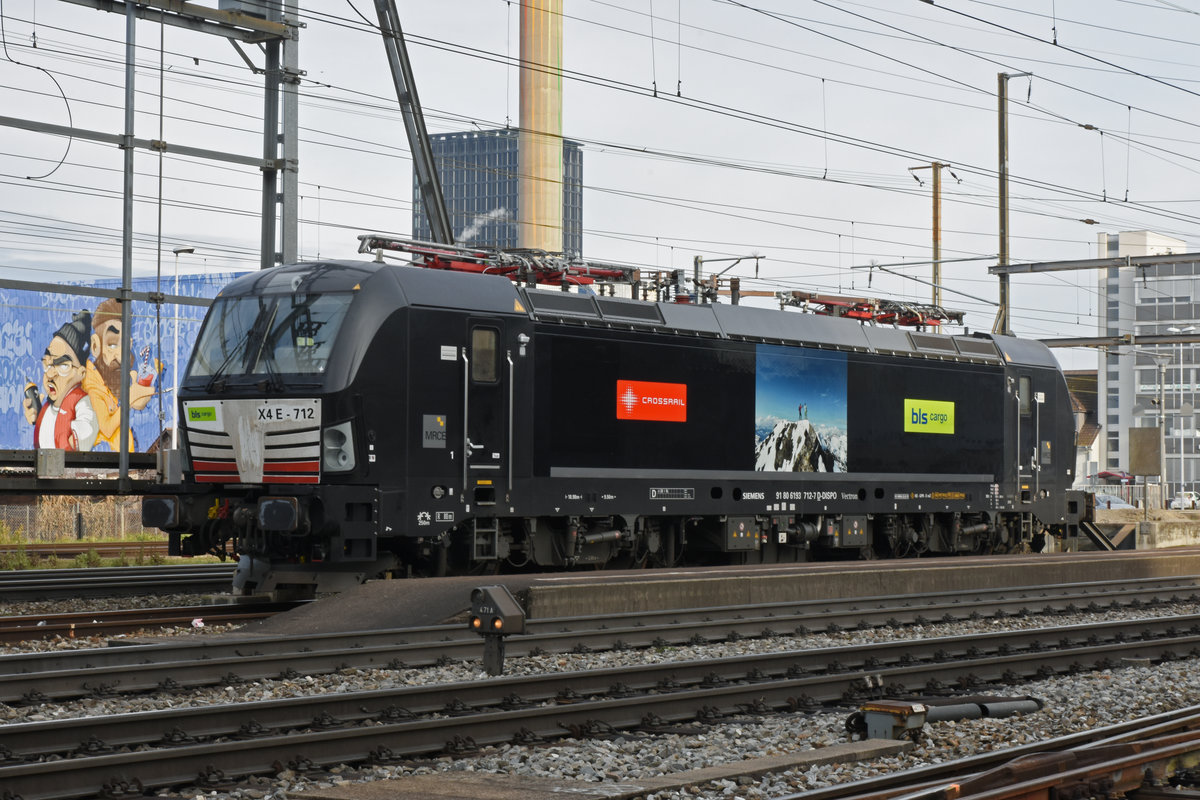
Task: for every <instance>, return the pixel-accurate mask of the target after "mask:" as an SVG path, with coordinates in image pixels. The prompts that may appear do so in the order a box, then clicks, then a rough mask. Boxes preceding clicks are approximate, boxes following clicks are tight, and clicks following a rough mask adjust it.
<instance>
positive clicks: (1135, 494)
mask: <svg viewBox="0 0 1200 800" xmlns="http://www.w3.org/2000/svg"><path fill="white" fill-rule="evenodd" d="M1072 488H1073V489H1082V490H1083V491H1085V492H1091V493H1093V494H1103V495H1112V496H1114V497H1119V498H1121V499H1122V500H1124V501H1125V502H1126V503H1129V504H1130V505H1131V506H1137V507H1138V508H1142V507H1143V504H1144V503H1147V502H1148V503H1149V504H1150V505H1149V507H1150V508H1163V487H1162V485H1161V484H1157V483H1147V484H1142V483H1138V484H1117V485H1113V484H1107V483H1093V484H1088V485H1086V486H1073V487H1072ZM1166 499H1167V501H1170V499H1171V498H1170V497H1168V498H1166Z"/></svg>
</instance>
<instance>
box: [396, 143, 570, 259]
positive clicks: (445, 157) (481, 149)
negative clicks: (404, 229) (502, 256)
mask: <svg viewBox="0 0 1200 800" xmlns="http://www.w3.org/2000/svg"><path fill="white" fill-rule="evenodd" d="M429 138H430V145H431V146H432V148H433V159H434V164H435V165H436V166H437V171H438V175H439V176H440V177H441V181H442V194H443V195H444V197H445V201H446V211H447V213H449V215H450V224H451V226H452V228H453V229H454V238H455V241H456V242H458V243H460V244H476V245H487V246H490V247H498V248H504V249H507V248H514V247H517V246H518V244H517V236H518V226H517V220H518V219H519V218H520V212H521V209H520V207H519V193H518V189H517V174H518V173H517V132H516V131H515V130H511V129H502V130H488V131H469V132H466V133H443V134H437V135H434V136H430V137H429ZM562 158H563V214H562V219H563V231H562V252H563V253H564V254H566V255H568V256H578V255H580V254H581V253H582V252H583V151H582V150H581V148H580V147H579V144H578V143H577V142H572V141H569V140H567V139H564V140H563V155H562ZM412 230H413V238H414V239H422V240H425V241H428V240H429V238H430V232H429V219H428V217H427V216H426V215H425V210H424V206H423V205H422V200H421V192H420V188H419V187H418V186H417V185H416V181H415V179H414V182H413V226H412Z"/></svg>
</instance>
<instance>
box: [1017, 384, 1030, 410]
mask: <svg viewBox="0 0 1200 800" xmlns="http://www.w3.org/2000/svg"><path fill="white" fill-rule="evenodd" d="M1017 395H1018V397H1017V403H1018V405H1019V407H1020V409H1021V416H1022V417H1028V416H1029V414H1030V411H1031V409H1032V405H1033V385H1032V381H1031V380H1030V378H1029V376H1028V375H1022V376H1021V377H1020V378H1018V379H1017Z"/></svg>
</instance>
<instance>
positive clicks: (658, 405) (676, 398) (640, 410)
mask: <svg viewBox="0 0 1200 800" xmlns="http://www.w3.org/2000/svg"><path fill="white" fill-rule="evenodd" d="M617 419H642V420H649V421H652V422H687V384H686V383H657V382H654V381H622V380H618V381H617Z"/></svg>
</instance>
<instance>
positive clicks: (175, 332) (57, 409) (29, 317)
mask: <svg viewBox="0 0 1200 800" xmlns="http://www.w3.org/2000/svg"><path fill="white" fill-rule="evenodd" d="M234 277H236V274H234V273H224V274H212V275H181V276H180V277H179V291H178V294H180V295H182V296H185V297H203V298H211V297H213V296H215V295H216V293H217V292H218V291H220V289H221V287H222V286H224V285H225V284H227V283H229V281H230V280H232V279H233V278H234ZM155 284H156V282H155V279H154V278H153V277H148V278H135V279H134V281H133V290H134V291H135V292H153V291H155V290H156V286H155ZM88 286H90V287H92V288H100V289H117V288H119V287H120V281H119V280H116V279H114V280H109V281H97V282H95V283H91V284H88ZM160 289H161V291H163V292H164V293H167V294H175V293H176V292H175V279H174V277H171V278H169V279H167V278H164V279H163V281H162V284H161V287H160ZM69 291H70V290H69V289H67V288H64V289H63V290H62V291H61V292H58V293H55V294H48V293H42V292H32V291H24V290H16V289H0V309H3V312H2V313H0V319H2V320H3V322H0V449H7V450H29V449H32V448H34V447H35V442H36V446H40V447H58V448H62V449H67V450H81V451H83V450H90V451H106V450H107V451H115V450H116V449H117V447H118V445H119V441H120V406H119V404H118V399H119V397H120V391H121V385H120V382H121V380H127V381H130V390H129V398H130V429H131V433H132V438H131V449H133V450H134V451H137V452H149V451H151V450H154V449H155V448H156V445H157V442H158V440H159V437H160V435H161V433H162V431H164V430H168V429H170V428H171V427H172V426H173V424H174V422H175V413H176V412H175V407H174V404H175V395H174V386H175V385H176V381H177V378H178V376H179V374H180V373H181V371H182V370H183V369H184V368H186V366H187V359H188V357H189V356H190V354H191V352H192V345H193V344H194V343H195V340H196V334H197V333H198V332H199V330H200V323H201V321H202V320H203V319H204V313H205V310H206V309H205V308H204V307H203V306H193V305H178V306H176V305H167V304H164V305H163V306H162V307H161V310H160V309H159V308H157V307H156V306H155V305H154V304H152V303H145V302H138V301H135V302H134V303H133V304H132V306H131V323H132V329H131V331H130V335H131V338H132V351H133V363H130V364H122V363H121V357H120V346H119V344H120V338H121V309H120V304H119V303H117V301H116V300H113V299H108V298H102V297H91V296H88V295H71V294H68V292H69ZM35 437H36V438H35Z"/></svg>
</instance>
